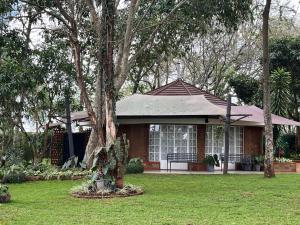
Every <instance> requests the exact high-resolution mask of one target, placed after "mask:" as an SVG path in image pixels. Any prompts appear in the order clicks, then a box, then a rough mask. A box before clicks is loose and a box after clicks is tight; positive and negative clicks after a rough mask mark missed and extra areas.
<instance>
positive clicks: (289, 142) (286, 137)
mask: <svg viewBox="0 0 300 225" xmlns="http://www.w3.org/2000/svg"><path fill="white" fill-rule="evenodd" d="M295 140H296V136H295V134H293V133H287V134H282V135H281V136H280V137H279V138H278V139H277V141H276V151H277V152H276V155H279V151H280V150H283V151H284V156H285V157H289V156H290V154H291V153H295V152H296V143H295Z"/></svg>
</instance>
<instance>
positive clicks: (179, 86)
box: [146, 79, 227, 105]
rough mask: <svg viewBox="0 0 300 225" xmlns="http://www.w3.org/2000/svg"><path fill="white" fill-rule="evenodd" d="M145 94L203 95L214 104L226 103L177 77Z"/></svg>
mask: <svg viewBox="0 0 300 225" xmlns="http://www.w3.org/2000/svg"><path fill="white" fill-rule="evenodd" d="M146 95H164V96H166V95H167V96H175V95H180V96H184V95H204V97H205V98H206V99H207V100H208V101H210V102H211V103H213V104H215V105H227V103H226V101H224V100H223V99H221V98H219V97H217V96H215V95H212V94H210V93H209V92H207V91H203V90H201V89H199V88H197V87H195V86H194V85H191V84H189V83H186V82H184V81H183V80H182V79H177V80H175V81H173V82H171V83H169V84H166V85H164V86H161V87H159V88H157V89H154V90H152V91H149V92H147V93H146Z"/></svg>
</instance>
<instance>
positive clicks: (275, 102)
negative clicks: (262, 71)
mask: <svg viewBox="0 0 300 225" xmlns="http://www.w3.org/2000/svg"><path fill="white" fill-rule="evenodd" d="M290 85H291V74H290V72H288V71H286V70H285V69H282V68H277V69H276V70H274V71H273V72H272V74H271V111H272V113H274V114H276V115H279V116H285V117H286V116H287V115H288V109H289V106H290V104H291V92H290ZM280 133H281V127H280V126H278V125H274V130H273V134H274V143H277V139H278V137H279V136H280Z"/></svg>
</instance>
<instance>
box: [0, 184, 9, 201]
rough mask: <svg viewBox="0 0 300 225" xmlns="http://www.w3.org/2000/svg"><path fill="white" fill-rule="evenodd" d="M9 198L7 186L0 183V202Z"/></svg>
mask: <svg viewBox="0 0 300 225" xmlns="http://www.w3.org/2000/svg"><path fill="white" fill-rule="evenodd" d="M9 200H10V194H9V192H8V187H7V186H6V185H4V184H0V203H4V202H8V201H9Z"/></svg>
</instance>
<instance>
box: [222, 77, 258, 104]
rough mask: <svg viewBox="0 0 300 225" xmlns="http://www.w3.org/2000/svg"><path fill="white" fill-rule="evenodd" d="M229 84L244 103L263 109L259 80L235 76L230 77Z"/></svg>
mask: <svg viewBox="0 0 300 225" xmlns="http://www.w3.org/2000/svg"><path fill="white" fill-rule="evenodd" d="M228 84H229V86H230V87H232V88H233V90H234V92H235V93H236V95H237V97H238V99H239V100H241V101H242V102H243V103H245V104H248V105H249V104H253V105H257V106H259V107H262V90H261V87H260V81H259V80H257V79H255V78H253V77H251V76H247V75H245V74H234V75H232V76H230V78H229V82H228Z"/></svg>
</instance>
